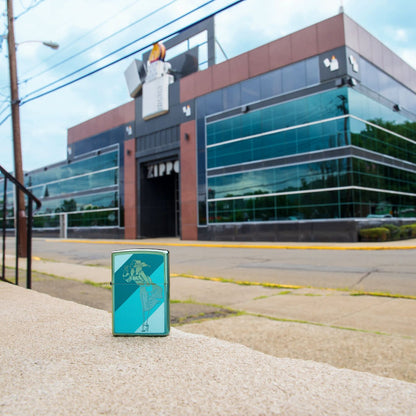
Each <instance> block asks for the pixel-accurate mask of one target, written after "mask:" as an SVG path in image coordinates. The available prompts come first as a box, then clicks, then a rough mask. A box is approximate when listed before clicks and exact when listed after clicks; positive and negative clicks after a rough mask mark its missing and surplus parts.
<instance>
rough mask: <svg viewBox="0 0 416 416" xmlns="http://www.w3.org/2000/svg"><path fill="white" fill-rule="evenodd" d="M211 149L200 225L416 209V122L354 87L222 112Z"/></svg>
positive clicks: (212, 127) (213, 125) (211, 128)
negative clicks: (244, 110) (245, 110)
mask: <svg viewBox="0 0 416 416" xmlns="http://www.w3.org/2000/svg"><path fill="white" fill-rule="evenodd" d="M335 150H336V151H337V152H338V154H339V152H341V153H342V152H344V157H340V156H335V154H334V151H335ZM205 152H206V170H205V173H206V199H205V200H204V199H203V198H200V201H201V203H200V216H199V217H200V225H203V224H206V223H207V224H214V223H227V222H228V223H229V222H244V221H255V222H265V221H291V220H303V219H339V218H357V217H372V216H394V217H412V216H413V217H415V216H416V182H415V181H416V123H415V122H414V121H412V120H409V119H406V118H405V117H404V116H403V115H402V114H401V113H399V112H395V111H393V110H391V109H389V108H388V107H385V106H383V105H382V104H380V103H378V102H376V101H374V100H372V99H370V98H369V97H367V96H365V95H364V94H362V93H361V92H358V91H356V90H354V89H352V88H348V87H343V88H338V89H333V90H329V91H325V92H321V93H317V94H314V95H310V96H305V97H302V98H299V99H295V100H292V101H287V102H283V103H280V104H276V105H273V106H269V107H264V108H260V109H258V110H253V111H250V112H248V113H242V114H238V115H235V116H233V117H228V118H223V119H221V118H220V117H216V118H215V119H214V120H213V121H211V122H210V121H208V122H207V124H206V148H205ZM295 157H296V160H294V158H295ZM205 201H206V203H205ZM204 208H206V217H205V216H204V214H203V213H202V214H201V210H202V209H204Z"/></svg>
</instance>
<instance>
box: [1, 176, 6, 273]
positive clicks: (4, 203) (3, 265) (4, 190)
mask: <svg viewBox="0 0 416 416" xmlns="http://www.w3.org/2000/svg"><path fill="white" fill-rule="evenodd" d="M6 210H7V177H6V176H4V188H3V263H2V274H1V278H2V280H6V217H7V215H6Z"/></svg>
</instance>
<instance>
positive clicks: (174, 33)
mask: <svg viewBox="0 0 416 416" xmlns="http://www.w3.org/2000/svg"><path fill="white" fill-rule="evenodd" d="M243 1H244V0H236V1H234V2H233V3H231V4H229V5H227V6H225V7H223V8H222V9H220V10H217V11H216V12H214V13H211V14H210V15H208V16H205V17H204V18H202V19H199V20H198V21H197V22H195V23H193V24H190V25H188V26H186V27H184V28H182V29H180V30H177V31H175V32H172V33H170V34H169V35H167V36H165V37H164V38H163V39H161V40H165V39H168V38H170V37H172V36H175V35H178V34H179V33H181V32H183V31H185V30H187V29H189V28H191V27H192V26H195V25H196V24H198V23H200V22H202V21H203V20H206V19H208V18H210V17H213V16H215V15H216V14H218V13H221V12H223V11H225V10H227V9H229V8H230V7H233V6H235V5H237V4H238V3H241V2H243ZM176 20H178V19H175V21H176ZM172 22H173V21H172ZM172 22H170V23H169V24H171V23H172ZM167 25H168V24H166V25H164V26H162V28H163V27H165V26H167ZM147 36H148V35H147ZM161 40H160V41H161ZM153 43H154V42H152V43H149V44H148V45H146V46H144V47H142V48H140V49H137V50H135V51H133V52H131V53H129V54H127V55H125V56H123V57H121V58H118V59H116V60H115V61H112V62H110V63H108V64H107V65H104V66H102V67H100V68H97V69H95V70H94V71H91V72H89V73H87V74H84V75H82V76H80V77H78V78H76V79H74V80H72V81H69V82H67V83H65V84H63V85H60V86H58V87H56V88H53V89H52V90H49V91H45V92H43V93H41V94H39V95H36V96H34V97H32V98H28V99H26V100H22V102H21V103H20V105H23V104H26V103H28V102H30V101H34V100H37V99H38V98H41V97H44V96H45V95H49V94H51V93H53V92H55V91H58V90H60V89H62V88H64V87H67V86H69V85H71V84H74V83H75V82H78V81H81V80H82V79H84V78H87V77H89V76H91V75H94V74H96V73H97V72H99V71H102V70H103V69H106V68H108V67H110V66H112V65H114V64H116V63H119V62H121V61H123V60H124V59H127V58H129V57H131V56H132V55H135V54H136V53H138V52H142V51H144V50H145V49H147V48H149V47H151V46H152V45H153ZM44 88H46V86H45V87H44ZM35 92H36V91H34V92H32V93H31V94H34V93H35ZM26 97H27V96H26Z"/></svg>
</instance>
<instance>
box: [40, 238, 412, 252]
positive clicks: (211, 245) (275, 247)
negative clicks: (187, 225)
mask: <svg viewBox="0 0 416 416" xmlns="http://www.w3.org/2000/svg"><path fill="white" fill-rule="evenodd" d="M45 241H47V242H54V243H56V242H59V243H78V244H114V245H128V246H147V247H149V246H162V247H169V246H171V247H202V248H251V249H264V250H416V245H415V246H412V245H410V246H359V247H351V246H326V245H318V246H294V245H281V244H273V245H268V244H230V243H215V244H214V243H169V242H164V243H158V242H151V243H149V242H141V241H130V240H129V241H126V240H117V241H114V240H111V241H110V240H70V239H66V240H64V239H56V240H55V239H54V240H52V239H45Z"/></svg>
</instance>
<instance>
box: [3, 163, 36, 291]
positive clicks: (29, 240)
mask: <svg viewBox="0 0 416 416" xmlns="http://www.w3.org/2000/svg"><path fill="white" fill-rule="evenodd" d="M0 172H1V173H2V174H3V175H4V188H3V263H2V275H1V277H0V280H3V281H5V282H8V283H12V282H10V281H8V280H7V279H6V212H7V181H10V182H12V183H13V184H14V185H15V188H17V189H18V190H19V191H21V192H23V193H24V194H25V195H26V196H27V198H28V204H27V219H28V221H27V224H26V231H27V247H26V249H27V253H26V254H27V266H26V287H27V288H28V289H31V287H32V222H33V213H34V212H35V211H36V210H38V209H39V208H40V207H41V205H42V203H41V202H40V201H39V199H38V198H36V197H35V195H33V194H32V192H30V191H29V190H28V189H27V188H25V186H24V185H23V184H21V183H20V182H19V181H18V180H17V179H16V178H15V177H14V176H12V175H11V174H10V173H9V172H7V171H6V170H5V169H4V168H3V167H2V166H0ZM15 200H16V215H15V218H16V224H15V227H16V233H15V235H16V266H15V282H14V283H15V284H16V285H18V284H19V253H18V250H19V240H20V236H19V221H20V218H19V217H20V215H19V212H20V207H19V198H15ZM33 202H35V204H36V208H35V210H33V206H32V205H33Z"/></svg>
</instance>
